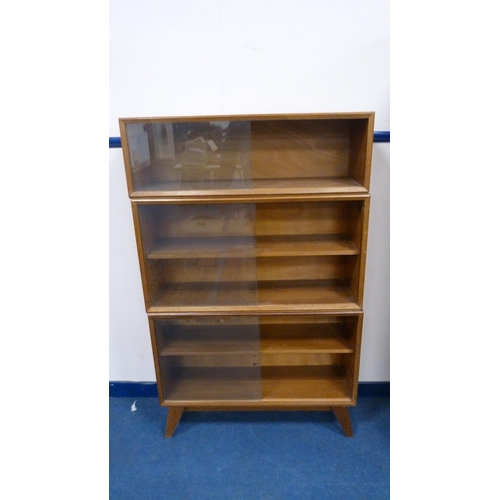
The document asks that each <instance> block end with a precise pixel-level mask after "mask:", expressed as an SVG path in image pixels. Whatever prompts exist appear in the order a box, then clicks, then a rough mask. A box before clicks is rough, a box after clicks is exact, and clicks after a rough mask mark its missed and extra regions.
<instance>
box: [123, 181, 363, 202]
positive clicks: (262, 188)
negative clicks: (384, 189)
mask: <svg viewBox="0 0 500 500" xmlns="http://www.w3.org/2000/svg"><path fill="white" fill-rule="evenodd" d="M312 194H329V195H336V194H339V195H342V194H350V195H366V194H368V191H367V190H366V189H365V188H364V187H363V186H361V185H360V184H359V183H358V182H356V181H355V180H354V179H351V178H349V177H343V178H342V177H318V178H294V179H283V178H281V179H279V178H278V179H251V180H232V181H228V180H222V181H218V180H209V179H207V180H200V181H195V182H188V181H183V182H180V181H179V182H161V183H159V182H155V183H150V184H147V185H144V186H140V187H139V188H138V189H137V190H135V191H134V192H133V193H132V194H131V197H133V198H146V197H162V196H167V197H183V196H187V197H189V196H196V197H197V198H204V197H214V196H215V197H217V196H223V195H225V196H234V197H239V196H241V197H252V196H273V195H279V196H283V195H312Z"/></svg>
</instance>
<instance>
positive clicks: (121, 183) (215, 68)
mask: <svg viewBox="0 0 500 500" xmlns="http://www.w3.org/2000/svg"><path fill="white" fill-rule="evenodd" d="M109 59H110V112H109V119H110V122H109V135H110V136H118V135H119V130H118V118H120V117H132V116H183V115H185V116H189V115H209V114H214V115H218V114H240V113H256V114H264V113H295V112H297V113H299V112H302V113H308V112H311V113H312V112H334V111H375V113H376V119H375V130H379V131H384V130H390V123H389V2H388V0H356V1H349V2H346V1H345V0H343V1H339V0H310V1H308V2H301V1H297V0H288V1H285V0H275V1H270V0H264V1H263V0H253V1H247V0H244V1H238V2H234V1H228V0H220V1H218V2H216V1H213V0H207V1H201V0H198V1H193V0H192V1H184V2H176V1H172V0H150V1H148V2H140V1H139V0H111V1H110V51H109ZM389 149H390V148H389V144H375V145H374V151H373V165H372V189H371V191H372V204H371V209H372V211H371V220H370V232H369V252H368V260H367V273H366V284H365V307H364V309H365V329H364V336H363V349H362V357H361V368H360V370H361V371H360V380H362V381H387V380H389ZM109 156H110V196H109V198H110V245H109V246H110V344H109V348H110V372H109V377H110V380H114V381H117V380H130V381H153V380H154V368H153V360H152V355H151V346H150V340H149V332H148V325H147V317H146V313H145V309H144V303H143V298H142V290H141V281H140V274H139V265H138V261H137V252H136V248H135V239H134V233H133V224H132V216H131V210H130V202H129V200H128V197H127V190H126V185H125V173H124V166H123V157H122V151H121V149H111V150H110V152H109Z"/></svg>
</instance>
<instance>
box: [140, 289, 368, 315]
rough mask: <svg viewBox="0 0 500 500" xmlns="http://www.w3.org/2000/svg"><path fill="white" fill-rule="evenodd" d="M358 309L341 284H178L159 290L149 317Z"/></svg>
mask: <svg viewBox="0 0 500 500" xmlns="http://www.w3.org/2000/svg"><path fill="white" fill-rule="evenodd" d="M360 310H361V308H360V306H359V305H358V304H357V302H356V300H355V298H354V297H353V295H352V293H351V291H350V289H349V287H348V286H346V285H345V284H344V283H342V282H336V281H334V282H328V281H314V282H313V283H309V282H294V281H290V282H265V283H259V284H258V289H257V283H241V282H221V283H179V284H177V286H175V284H171V286H170V287H167V288H164V289H162V290H161V291H160V292H159V293H158V294H157V295H156V296H155V298H154V300H153V301H152V304H151V306H150V307H149V309H148V313H150V314H161V313H172V314H176V315H185V314H195V313H200V314H203V313H204V314H208V315H210V314H213V313H217V314H221V313H228V314H229V313H234V314H248V315H258V314H259V313H265V312H270V311H282V312H302V313H305V312H318V311H325V312H326V311H331V312H335V311H353V312H358V311H360Z"/></svg>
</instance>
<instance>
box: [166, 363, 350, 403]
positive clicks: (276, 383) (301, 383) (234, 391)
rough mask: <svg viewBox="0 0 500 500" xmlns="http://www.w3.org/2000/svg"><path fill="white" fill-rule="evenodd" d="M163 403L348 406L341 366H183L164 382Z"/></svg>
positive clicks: (171, 373) (346, 387) (348, 395)
mask: <svg viewBox="0 0 500 500" xmlns="http://www.w3.org/2000/svg"><path fill="white" fill-rule="evenodd" d="M163 392H164V397H163V399H164V404H165V405H169V404H184V403H186V404H189V403H192V402H199V403H203V404H214V405H216V404H221V403H224V402H231V403H232V404H240V405H244V406H252V405H261V406H265V405H270V406H271V405H279V404H283V405H286V404H297V405H305V406H307V405H313V404H328V405H332V404H350V403H351V402H352V396H351V394H350V391H349V388H348V384H347V380H346V376H345V374H344V372H343V370H342V368H341V367H340V366H330V365H323V366H262V367H255V368H253V367H243V368H242V367H230V368H229V367H202V368H200V367H185V368H182V369H178V370H175V371H172V372H170V374H169V380H165V381H164V385H163Z"/></svg>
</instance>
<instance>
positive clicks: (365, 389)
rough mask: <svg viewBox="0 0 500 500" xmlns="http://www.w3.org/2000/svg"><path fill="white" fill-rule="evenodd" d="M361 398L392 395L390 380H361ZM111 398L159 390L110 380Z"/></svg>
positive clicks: (146, 395) (148, 395)
mask: <svg viewBox="0 0 500 500" xmlns="http://www.w3.org/2000/svg"><path fill="white" fill-rule="evenodd" d="M358 396H359V397H360V398H369V397H371V398H388V397H390V382H360V383H359V385H358ZM109 397H110V398H124V397H130V398H157V397H158V390H157V388H156V383H155V382H110V383H109Z"/></svg>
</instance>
